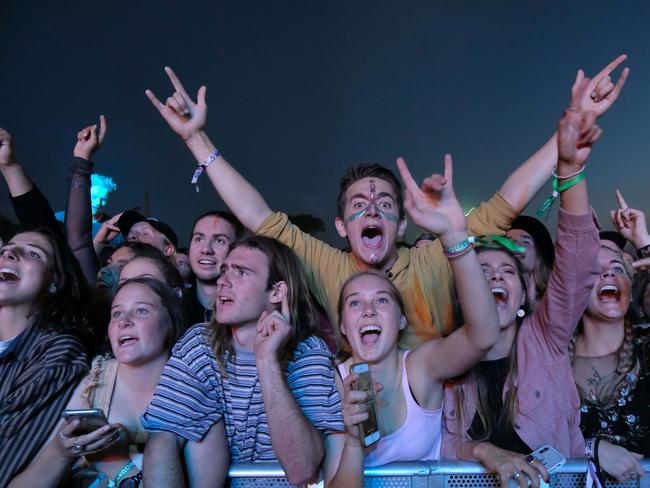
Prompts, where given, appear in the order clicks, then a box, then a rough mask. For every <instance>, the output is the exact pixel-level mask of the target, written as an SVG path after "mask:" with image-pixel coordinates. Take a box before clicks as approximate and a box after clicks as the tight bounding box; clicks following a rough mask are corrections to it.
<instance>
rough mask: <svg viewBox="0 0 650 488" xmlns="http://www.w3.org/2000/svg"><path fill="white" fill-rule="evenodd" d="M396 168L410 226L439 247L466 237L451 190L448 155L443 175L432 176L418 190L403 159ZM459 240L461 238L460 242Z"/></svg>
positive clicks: (449, 159) (464, 223)
mask: <svg viewBox="0 0 650 488" xmlns="http://www.w3.org/2000/svg"><path fill="white" fill-rule="evenodd" d="M397 167H398V169H399V172H400V175H401V176H402V181H404V189H405V196H404V208H406V211H407V212H408V214H409V215H410V216H411V219H412V220H413V222H414V223H415V224H417V225H419V226H420V227H422V228H424V229H426V230H428V231H429V232H432V233H434V234H436V235H437V236H438V237H440V240H441V241H442V242H443V244H456V242H450V243H447V242H445V241H446V240H450V241H453V240H455V238H456V236H457V235H458V234H463V233H466V231H467V224H466V222H465V215H464V214H463V209H462V208H461V206H460V203H458V199H457V198H456V195H455V193H454V188H453V165H452V159H451V155H449V154H446V155H445V175H444V176H441V175H439V174H433V175H431V176H429V177H427V178H425V179H424V181H422V185H421V186H418V185H417V183H416V182H415V180H414V179H413V177H412V176H411V173H410V171H409V169H408V166H407V165H406V161H404V159H403V158H398V159H397ZM461 240H462V238H461Z"/></svg>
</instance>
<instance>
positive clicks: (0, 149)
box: [0, 127, 18, 170]
mask: <svg viewBox="0 0 650 488" xmlns="http://www.w3.org/2000/svg"><path fill="white" fill-rule="evenodd" d="M13 164H18V161H16V157H15V155H14V148H13V145H12V144H11V134H9V132H8V131H7V130H6V129H3V128H2V127H0V170H2V169H3V168H7V167H9V166H11V165H13Z"/></svg>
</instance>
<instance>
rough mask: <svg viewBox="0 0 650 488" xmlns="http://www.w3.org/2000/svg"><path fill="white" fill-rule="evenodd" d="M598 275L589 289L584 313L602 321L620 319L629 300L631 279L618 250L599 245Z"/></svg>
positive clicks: (625, 310) (623, 315)
mask: <svg viewBox="0 0 650 488" xmlns="http://www.w3.org/2000/svg"><path fill="white" fill-rule="evenodd" d="M598 262H599V263H600V269H601V273H600V277H599V278H598V279H597V280H596V283H595V284H594V287H593V288H592V290H591V296H590V299H589V305H587V310H586V312H585V314H586V315H587V316H589V317H591V318H595V319H598V320H603V321H618V320H622V319H623V318H624V317H625V314H626V313H627V309H628V307H629V306H630V300H631V293H630V288H631V281H630V278H629V277H628V275H627V271H626V269H625V262H624V261H623V256H622V255H621V252H620V251H615V250H613V249H609V248H607V247H601V248H600V250H599V251H598Z"/></svg>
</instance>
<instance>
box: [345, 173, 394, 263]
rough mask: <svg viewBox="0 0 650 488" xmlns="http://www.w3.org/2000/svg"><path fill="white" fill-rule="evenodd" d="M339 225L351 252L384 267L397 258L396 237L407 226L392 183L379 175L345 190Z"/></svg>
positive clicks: (364, 179)
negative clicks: (401, 215)
mask: <svg viewBox="0 0 650 488" xmlns="http://www.w3.org/2000/svg"><path fill="white" fill-rule="evenodd" d="M336 229H337V231H338V233H339V235H340V236H341V237H347V239H348V241H349V242H350V248H351V249H352V253H353V254H354V255H355V256H357V257H358V258H360V259H361V261H363V262H364V263H366V264H367V265H369V266H370V267H373V268H377V269H385V268H388V267H390V266H392V265H393V264H394V263H395V261H396V260H397V238H398V237H399V236H401V235H403V234H404V231H405V230H406V220H405V219H403V220H400V218H399V210H398V205H397V197H396V195H395V192H394V191H393V188H392V187H391V185H390V184H389V183H388V182H387V181H384V180H381V179H379V178H373V177H369V178H363V179H361V180H359V181H356V182H355V183H353V184H352V185H350V187H349V188H348V189H347V190H346V192H345V207H344V209H343V217H337V218H336Z"/></svg>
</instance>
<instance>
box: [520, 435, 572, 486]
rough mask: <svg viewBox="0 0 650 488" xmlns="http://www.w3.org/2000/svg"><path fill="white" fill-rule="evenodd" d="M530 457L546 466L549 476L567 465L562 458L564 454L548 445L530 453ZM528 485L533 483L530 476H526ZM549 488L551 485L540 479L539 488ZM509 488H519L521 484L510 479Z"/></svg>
mask: <svg viewBox="0 0 650 488" xmlns="http://www.w3.org/2000/svg"><path fill="white" fill-rule="evenodd" d="M530 455H531V456H533V457H534V458H535V459H537V460H538V461H539V462H540V463H542V464H543V465H544V467H545V468H546V471H548V474H551V473H552V472H553V471H555V470H556V469H557V468H559V467H560V466H563V465H564V463H566V459H565V458H564V456H562V454H560V453H559V452H558V451H557V450H556V449H554V448H553V447H551V446H548V445H545V446H542V447H540V448H539V449H535V450H534V451H533V452H531V453H530ZM524 476H526V475H524ZM526 483H527V484H528V486H530V485H531V481H530V479H529V478H528V476H526ZM549 486H550V485H549V484H548V483H547V482H546V481H544V480H543V479H542V478H541V477H540V478H539V488H548V487H549ZM508 488H519V483H517V481H516V480H513V479H512V478H510V480H509V481H508Z"/></svg>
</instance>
